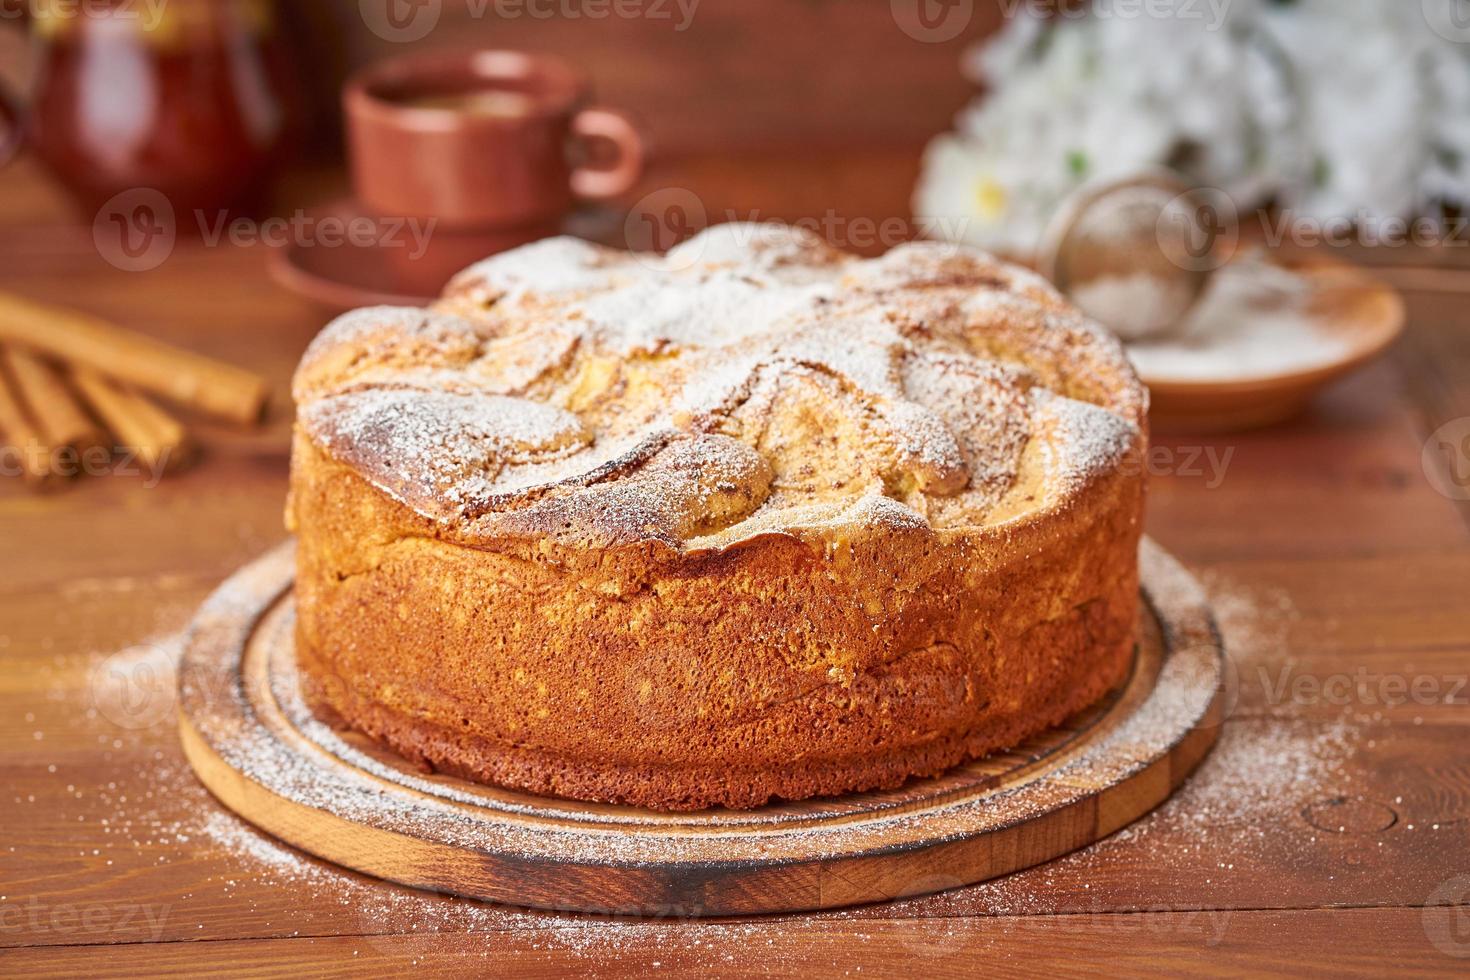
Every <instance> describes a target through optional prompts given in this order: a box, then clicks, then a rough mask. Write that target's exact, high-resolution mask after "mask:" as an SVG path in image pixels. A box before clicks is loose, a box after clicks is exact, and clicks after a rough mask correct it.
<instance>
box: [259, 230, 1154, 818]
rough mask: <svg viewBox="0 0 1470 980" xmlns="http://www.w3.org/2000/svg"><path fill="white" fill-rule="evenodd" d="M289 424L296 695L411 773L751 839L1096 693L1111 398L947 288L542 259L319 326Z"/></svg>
mask: <svg viewBox="0 0 1470 980" xmlns="http://www.w3.org/2000/svg"><path fill="white" fill-rule="evenodd" d="M295 392H296V398H297V402H298V406H299V420H298V426H297V431H296V438H295V447H294V450H293V461H292V499H291V503H290V505H289V509H288V510H289V513H288V520H289V521H290V523H291V524H292V525H293V526H294V527H295V529H296V530H297V532H298V535H299V539H300V541H299V545H298V556H299V557H298V575H297V586H296V589H297V616H298V627H297V629H298V656H299V658H300V662H301V666H302V673H303V677H304V678H305V684H306V688H307V694H308V696H309V698H310V700H311V701H312V703H313V704H314V705H316V706H317V707H318V709H319V710H321V711H323V712H325V713H330V714H333V715H335V716H337V717H338V718H340V719H341V720H343V721H344V722H345V723H347V724H349V725H351V726H353V727H356V728H358V729H360V730H362V731H364V732H366V733H367V734H369V735H371V736H373V737H375V738H377V739H380V740H382V741H384V742H386V743H387V744H389V745H391V746H393V747H394V748H395V749H397V750H398V751H399V752H401V753H402V754H404V755H406V756H408V757H410V758H412V759H415V760H417V761H420V762H423V763H426V764H429V765H432V766H435V767H437V768H440V769H443V770H446V771H449V772H453V773H456V774H459V775H463V776H467V777H470V778H474V779H479V780H483V781H487V782H493V783H497V784H500V785H505V786H509V787H514V788H520V789H525V790H529V791H532V792H537V793H547V794H555V795H561V796H567V797H572V798H577V799H589V800H602V801H610V802H624V803H633V804H639V805H645V806H651V807H657V808H664V809H692V808H701V807H707V806H712V805H725V806H736V807H746V806H756V805H759V804H761V803H763V802H765V801H766V800H768V799H770V798H771V797H773V796H779V797H784V798H788V799H800V798H803V797H807V796H811V795H817V794H831V793H840V792H846V791H851V790H861V789H868V788H876V787H886V786H893V785H896V784H898V783H899V782H901V781H902V780H903V779H905V778H907V777H909V776H912V775H922V774H933V773H937V772H939V771H941V770H943V769H945V768H947V767H949V766H951V765H954V764H956V763H958V762H960V761H963V760H964V759H966V758H971V757H975V756H978V755H981V754H984V753H987V752H990V751H994V750H996V749H1000V748H1004V747H1007V746H1010V745H1014V744H1016V743H1017V742H1019V741H1021V740H1023V739H1024V738H1026V737H1028V736H1029V735H1032V734H1035V733H1036V732H1038V731H1040V730H1042V729H1044V728H1046V727H1049V726H1051V725H1054V724H1057V723H1058V722H1060V721H1062V720H1063V719H1064V718H1066V717H1067V716H1068V715H1069V714H1071V713H1073V712H1074V711H1076V710H1078V709H1080V708H1082V707H1085V706H1086V705H1087V704H1089V703H1091V702H1092V701H1095V700H1096V699H1097V698H1098V697H1100V696H1101V695H1102V694H1103V693H1104V692H1105V691H1106V690H1107V689H1108V688H1110V687H1112V686H1113V685H1115V684H1116V683H1118V682H1119V681H1121V680H1122V679H1123V677H1124V675H1125V674H1126V672H1127V669H1128V664H1129V661H1130V653H1131V649H1132V644H1133V631H1134V626H1135V616H1136V604H1137V569H1136V549H1137V542H1138V536H1139V527H1140V518H1141V509H1142V498H1143V481H1142V472H1141V471H1142V467H1141V466H1139V465H1137V464H1138V462H1139V460H1141V459H1142V453H1143V451H1144V444H1145V434H1144V425H1143V418H1144V411H1145V407H1146V406H1145V396H1144V393H1143V391H1142V389H1141V387H1140V386H1139V385H1138V382H1137V380H1136V379H1135V378H1134V376H1133V374H1132V372H1131V370H1130V369H1129V368H1128V366H1127V363H1126V360H1124V358H1123V356H1122V353H1121V351H1120V350H1119V349H1118V347H1117V345H1116V343H1114V342H1112V341H1111V340H1110V339H1109V338H1108V337H1106V335H1104V334H1102V333H1101V332H1100V331H1098V330H1097V329H1096V328H1094V327H1092V326H1091V325H1090V324H1088V323H1087V322H1086V321H1085V320H1082V319H1081V318H1079V317H1078V316H1077V315H1076V314H1075V313H1073V312H1072V311H1070V309H1069V308H1067V307H1066V305H1065V304H1064V303H1062V301H1061V300H1060V299H1059V298H1058V297H1057V296H1056V294H1055V293H1053V292H1052V291H1051V290H1050V288H1049V287H1047V286H1046V285H1045V284H1044V283H1042V282H1041V281H1040V280H1038V279H1036V278H1035V277H1034V276H1031V275H1029V274H1028V273H1025V272H1023V271H1020V270H1017V269H1015V268H1013V267H1010V266H1006V265H1004V264H1001V263H998V262H996V261H995V260H993V259H990V258H989V257H988V256H984V255H982V254H980V253H976V252H973V251H970V250H967V249H963V248H957V247H954V246H939V245H916V246H906V247H904V248H901V249H896V250H894V251H893V252H890V253H889V255H888V256H885V257H883V258H881V259H876V260H867V261H864V260H857V259H854V258H851V257H849V256H846V255H843V254H841V253H836V252H832V251H831V250H829V249H827V248H825V247H824V246H822V245H820V244H819V243H816V242H814V241H812V240H810V239H808V238H806V237H805V236H802V235H800V234H799V233H792V232H789V231H783V230H773V229H767V228H763V227H755V226H722V227H721V228H717V229H712V230H711V231H710V232H707V233H705V235H704V236H701V237H700V238H698V239H695V240H692V241H691V242H689V243H686V244H685V245H684V246H680V248H679V249H676V250H675V251H673V252H671V253H670V254H669V256H668V257H667V258H663V259H652V258H648V257H637V258H634V257H630V256H627V255H624V254H622V253H615V252H608V251H605V250H601V249H597V248H594V247H592V246H589V245H586V244H584V243H580V242H572V241H570V240H565V239H558V240H551V241H549V242H544V243H540V244H538V245H536V246H531V247H529V248H527V249H522V250H518V251H517V252H514V253H507V254H506V255H503V256H500V257H497V258H496V259H492V260H489V261H487V262H486V263H482V264H481V265H480V266H477V267H475V268H472V269H470V270H467V271H466V273H464V274H462V275H461V276H460V277H459V278H458V279H457V280H456V281H455V283H453V284H451V287H450V289H449V290H448V291H447V294H446V298H445V299H444V300H443V301H441V303H440V304H438V306H437V307H436V308H435V310H434V311H432V312H425V311H406V310H389V309H381V308H380V309H373V310H364V311H357V312H356V313H354V314H349V315H347V316H346V317H343V318H340V319H339V320H338V321H336V322H335V323H334V324H333V325H331V326H330V327H329V328H328V329H327V330H326V331H324V332H323V334H322V336H321V337H320V338H318V340H317V341H316V342H315V343H314V344H313V346H312V348H311V350H310V351H308V353H307V355H306V357H305V358H304V359H303V362H302V366H301V368H300V370H299V371H298V374H297V379H296V385H295Z"/></svg>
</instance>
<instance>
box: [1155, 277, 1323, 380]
mask: <svg viewBox="0 0 1470 980" xmlns="http://www.w3.org/2000/svg"><path fill="white" fill-rule="evenodd" d="M1311 298H1312V287H1311V284H1310V281H1309V280H1307V279H1305V278H1303V277H1302V276H1300V275H1298V274H1296V273H1294V272H1292V271H1291V270H1289V269H1284V268H1281V267H1280V266H1276V265H1273V264H1271V263H1270V262H1268V261H1266V260H1264V259H1245V260H1241V261H1239V262H1235V263H1232V264H1230V265H1227V266H1225V267H1224V268H1222V269H1221V270H1220V271H1219V272H1217V273H1215V276H1214V278H1213V280H1212V281H1211V282H1210V285H1209V286H1208V287H1207V288H1206V290H1205V293H1204V295H1203V296H1202V297H1201V298H1200V301H1199V304H1198V306H1196V307H1195V308H1194V310H1192V311H1191V312H1190V314H1189V316H1188V317H1187V318H1186V319H1185V321H1184V323H1183V324H1181V325H1180V326H1179V328H1178V330H1177V331H1176V332H1175V333H1174V334H1173V335H1171V336H1167V337H1162V338H1156V339H1151V340H1143V341H1137V342H1134V343H1130V344H1129V345H1128V357H1129V359H1130V360H1132V361H1133V365H1134V367H1135V368H1137V369H1138V373H1139V375H1140V376H1141V377H1143V379H1144V380H1145V381H1148V382H1163V381H1199V382H1206V381H1214V382H1221V381H1242V380H1250V379H1254V378H1267V377H1274V376H1279V375H1285V374H1294V373H1296V372H1298V371H1307V370H1311V369H1313V368H1319V367H1326V366H1327V365H1330V364H1333V363H1335V362H1337V361H1338V360H1340V359H1341V358H1342V357H1343V356H1344V355H1345V354H1346V353H1347V352H1348V350H1349V349H1350V345H1349V343H1348V341H1347V340H1346V339H1345V338H1344V337H1343V336H1342V334H1340V333H1337V332H1334V331H1333V330H1332V329H1331V327H1330V325H1329V324H1327V323H1325V322H1324V321H1323V320H1322V318H1321V317H1320V315H1317V314H1315V313H1314V312H1313V310H1312V308H1311V304H1310V300H1311Z"/></svg>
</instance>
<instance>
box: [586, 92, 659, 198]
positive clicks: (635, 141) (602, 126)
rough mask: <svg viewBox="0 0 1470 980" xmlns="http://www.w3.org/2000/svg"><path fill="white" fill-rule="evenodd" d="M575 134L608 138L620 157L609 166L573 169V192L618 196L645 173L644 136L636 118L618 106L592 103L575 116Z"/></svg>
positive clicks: (590, 138)
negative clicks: (636, 122)
mask: <svg viewBox="0 0 1470 980" xmlns="http://www.w3.org/2000/svg"><path fill="white" fill-rule="evenodd" d="M572 135H573V136H575V137H576V138H577V139H580V140H589V141H590V140H607V141H608V142H609V143H611V144H612V145H613V147H614V148H615V149H616V150H617V157H616V158H615V159H614V161H613V163H612V164H611V165H610V166H607V167H586V166H583V167H578V168H577V169H575V170H573V171H572V193H573V194H575V195H577V196H578V197H584V198H592V199H601V198H609V197H617V196H618V195H619V194H622V193H624V192H626V191H628V190H631V189H632V187H633V185H634V184H636V183H638V178H639V177H641V176H643V137H641V136H639V135H638V129H637V127H635V126H634V125H633V121H632V120H631V119H629V118H628V117H627V116H625V115H623V114H622V113H621V112H618V111H617V110H616V109H607V108H604V107H602V106H592V107H591V108H588V109H583V110H582V111H581V112H579V113H577V114H576V116H574V117H572Z"/></svg>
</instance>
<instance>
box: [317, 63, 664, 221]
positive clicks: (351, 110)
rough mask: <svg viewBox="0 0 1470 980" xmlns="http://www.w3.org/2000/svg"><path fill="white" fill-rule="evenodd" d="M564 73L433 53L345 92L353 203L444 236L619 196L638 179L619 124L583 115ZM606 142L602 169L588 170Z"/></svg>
mask: <svg viewBox="0 0 1470 980" xmlns="http://www.w3.org/2000/svg"><path fill="white" fill-rule="evenodd" d="M589 97H590V87H589V85H588V83H587V80H586V78H584V77H583V76H582V75H581V74H580V73H579V72H577V71H576V70H575V69H574V68H572V67H571V66H570V65H568V64H566V63H565V62H563V61H561V60H560V59H557V58H553V57H550V56H547V55H541V54H528V53H525V52H519V51H473V52H469V53H465V54H443V53H428V54H416V55H407V56H404V57H400V58H393V59H390V60H388V61H385V62H382V63H380V64H377V65H373V66H371V67H369V68H367V69H364V70H363V71H361V72H359V73H357V74H356V75H354V76H353V77H352V78H351V79H349V80H348V82H347V87H346V90H345V92H344V95H343V102H344V106H345V110H346V114H347V153H348V164H349V167H350V168H351V171H352V184H353V189H354V191H355V193H356V194H357V196H358V198H359V200H361V201H362V202H363V203H364V204H366V205H367V206H368V207H369V208H370V209H372V210H373V211H376V212H377V213H379V214H383V215H393V216H395V217H415V218H423V219H430V218H433V219H437V220H438V221H439V223H440V224H441V225H442V226H444V227H447V228H462V229H486V228H508V227H517V226H522V225H531V224H537V223H549V222H555V221H558V220H559V219H560V218H562V217H563V216H564V215H565V214H566V213H567V212H568V211H569V210H571V208H572V207H573V205H574V204H575V202H576V201H577V200H578V199H592V200H596V199H601V198H609V197H616V196H617V195H619V194H622V193H623V192H625V191H627V190H629V189H630V188H631V187H632V186H633V185H634V184H635V183H636V182H637V180H638V178H639V176H640V175H641V173H642V170H643V144H642V141H641V139H640V138H639V136H638V131H637V129H636V128H635V127H634V126H633V124H632V122H630V121H629V119H628V118H627V117H626V116H624V115H623V114H621V113H619V112H617V111H615V110H612V109H606V108H602V107H599V106H589V105H588V104H587V103H588V100H589ZM598 143H601V144H604V147H605V149H606V150H610V152H604V153H603V154H602V155H603V156H605V157H608V160H607V162H606V163H605V164H603V163H598V164H596V165H594V164H593V163H592V162H591V159H590V158H591V157H592V156H593V155H594V153H593V151H594V150H596V149H599V147H597V145H596V144H598Z"/></svg>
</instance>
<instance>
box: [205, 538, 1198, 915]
mask: <svg viewBox="0 0 1470 980" xmlns="http://www.w3.org/2000/svg"><path fill="white" fill-rule="evenodd" d="M293 554H294V552H293V547H292V545H291V544H290V543H287V544H284V545H282V546H281V547H279V548H277V549H276V550H274V551H272V552H270V553H269V554H267V555H265V556H264V557H262V558H260V559H259V560H257V561H256V562H254V563H252V564H250V565H248V566H246V567H245V568H244V569H242V570H241V571H239V572H238V573H236V574H235V576H234V577H232V578H231V579H230V580H229V581H228V582H226V583H225V584H224V585H223V586H221V588H220V589H219V591H218V592H216V593H215V594H214V595H213V596H212V597H211V598H210V599H209V601H208V602H206V603H205V604H204V606H203V608H202V609H201V610H200V612H199V615H198V617H197V619H196V620H195V621H194V624H193V625H192V626H191V627H190V631H189V636H188V641H187V644H186V649H185V652H184V659H183V664H182V668H181V672H180V679H179V684H180V701H179V704H180V719H179V727H180V732H181V735H182V738H183V744H184V749H185V752H186V753H187V755H188V757H189V761H190V762H191V763H192V764H193V766H194V769H195V771H196V772H197V773H198V774H199V778H200V779H201V780H202V781H203V782H204V785H205V786H207V787H209V789H210V790H211V791H212V792H213V793H214V795H215V796H217V797H219V799H220V800H221V801H222V802H223V803H224V804H225V805H226V806H228V807H229V808H230V809H232V810H234V811H235V812H236V813H238V814H240V815H241V816H242V817H244V818H245V819H247V820H249V821H250V822H251V823H253V824H256V825H257V826H259V827H260V828H262V829H264V830H265V831H268V832H269V833H271V834H274V835H275V836H276V837H279V838H280V839H282V840H284V841H286V842H288V843H290V844H293V845H295V846H296V847H299V848H301V849H302V850H304V851H307V852H309V853H311V854H315V855H317V856H319V857H322V858H325V859H327V860H329V861H333V862H336V863H337V864H341V865H345V866H347V867H349V868H353V869H356V870H358V871H361V872H364V873H366V874H370V875H376V876H378V877H381V878H387V879H391V880H393V881H398V882H402V883H404V884H408V885H414V886H418V887H421V888H432V889H436V890H441V891H447V892H452V893H455V894H460V895H467V896H472V897H475V898H482V899H491V900H494V901H498V902H506V903H509V904H513V905H528V906H536V907H541V908H553V909H565V910H576V911H587V912H597V913H607V914H621V913H631V914H644V915H660V916H680V915H729V914H744V913H754V912H777V911H797V910H805V909H820V908H832V907H836V906H842V905H852V904H856V903H859V902H870V901H878V900H883V899H889V898H895V897H898V896H904V895H918V894H924V893H927V892H933V891H939V890H941V889H944V888H952V887H957V886H959V885H964V884H968V883H971V882H975V881H981V880H983V879H986V878H992V877H995V876H997V875H1003V874H1007V873H1009V872H1012V871H1016V870H1019V869H1021V868H1025V867H1029V866H1031V865H1033V864H1038V863H1041V862H1043V861H1047V860H1050V859H1052V858H1054V857H1057V856H1059V855H1061V854H1065V853H1066V852H1068V851H1071V850H1074V849H1076V848H1079V847H1083V846H1085V845H1087V844H1090V843H1092V842H1093V841H1095V840H1098V839H1099V838H1102V837H1106V836H1107V835H1108V834H1111V833H1113V832H1114V831H1116V830H1118V829H1119V828H1121V827H1123V826H1125V825H1126V824H1128V823H1129V822H1131V821H1133V820H1135V819H1137V818H1138V817H1140V816H1142V815H1143V814H1144V813H1147V812H1148V811H1149V810H1150V809H1152V808H1153V807H1155V806H1157V805H1158V804H1159V803H1161V802H1162V801H1163V800H1164V799H1166V798H1167V797H1168V796H1169V794H1170V793H1171V792H1172V791H1173V789H1174V788H1175V787H1176V786H1178V785H1179V783H1180V782H1182V781H1183V780H1184V778H1185V776H1187V775H1188V774H1189V772H1190V771H1191V770H1192V769H1193V768H1194V767H1195V765H1196V764H1197V763H1198V762H1199V761H1200V759H1201V758H1203V757H1204V755H1205V753H1206V752H1207V751H1209V748H1210V746H1211V745H1212V744H1213V743H1214V741H1215V736H1216V734H1217V733H1218V729H1219V725H1220V720H1221V717H1222V714H1223V708H1222V698H1221V697H1220V695H1221V692H1222V677H1223V671H1222V665H1223V662H1222V656H1223V655H1222V650H1221V645H1220V639H1219V634H1218V631H1217V630H1216V628H1215V624H1214V620H1213V618H1212V616H1211V614H1210V611H1209V608H1208V607H1207V605H1206V604H1205V601H1204V598H1203V594H1202V593H1201V592H1200V590H1199V588H1198V586H1197V585H1195V583H1194V582H1193V580H1192V579H1191V578H1190V577H1189V575H1188V573H1186V572H1185V571H1184V570H1183V569H1182V568H1181V567H1180V566H1179V565H1178V564H1177V563H1176V562H1175V561H1174V560H1173V559H1172V558H1170V557H1169V556H1168V555H1167V554H1165V553H1164V552H1163V551H1161V550H1160V549H1159V548H1158V547H1157V546H1155V545H1153V544H1152V543H1151V542H1147V541H1146V542H1145V543H1144V545H1143V547H1142V549H1141V551H1140V561H1141V568H1142V577H1143V583H1144V584H1143V596H1142V601H1143V610H1144V615H1143V616H1142V623H1143V625H1142V628H1141V630H1140V636H1139V644H1138V652H1137V655H1136V658H1135V663H1134V669H1133V672H1132V676H1131V677H1130V678H1129V680H1128V681H1127V682H1126V683H1125V684H1124V685H1123V687H1122V688H1121V689H1119V690H1117V691H1115V692H1114V693H1113V694H1112V695H1110V696H1109V697H1108V698H1107V699H1105V702H1104V703H1103V704H1101V705H1098V706H1096V707H1094V708H1092V709H1089V710H1088V711H1087V712H1085V713H1083V714H1082V715H1080V716H1078V717H1076V718H1073V719H1072V720H1071V721H1070V722H1069V723H1068V724H1067V725H1065V726H1063V727H1061V728H1059V729H1057V730H1054V731H1052V732H1049V733H1047V734H1045V735H1043V736H1040V737H1038V738H1036V739H1033V740H1031V741H1030V742H1028V743H1027V744H1025V745H1023V746H1021V747H1019V748H1018V749H1016V750H1015V751H1013V752H1009V753H1005V754H1002V755H996V756H991V757H989V758H986V759H983V760H981V761H979V762H975V763H971V764H969V765H966V766H962V767H960V768H958V769H955V770H953V771H951V772H949V773H947V774H945V775H944V776H942V777H939V778H935V779H922V780H910V781H909V782H908V783H906V784H905V785H904V786H902V787H900V788H899V789H896V790H890V791H885V792H875V793H862V794H853V795H850V796H845V797H839V798H832V799H816V800H805V801H802V802H799V803H783V804H779V805H773V806H767V807H763V808H761V809H758V810H751V811H733V810H708V811H704V812H700V813H679V814H665V813H656V812H653V811H650V810H642V809H637V808H633V807H619V806H602V805H597V804H584V803H577V802H574V801H569V800H559V799H551V798H545V797H536V796H529V795H526V794H521V793H515V792H509V791H505V790H499V789H495V788H492V787H485V786H479V785H476V784H473V783H469V782H465V781H463V780H458V779H452V778H447V777H442V776H435V775H426V774H424V773H422V772H420V771H418V770H416V769H414V768H413V767H411V766H409V765H408V764H406V763H404V762H402V761H400V760H399V759H398V758H397V757H396V756H393V755H392V754H391V753H387V752H384V751H382V750H380V749H378V748H377V747H376V746H374V745H373V744H372V743H370V742H368V741H366V740H365V739H362V738H361V737H359V736H356V735H353V734H350V733H339V732H335V731H333V730H332V729H330V728H328V727H327V726H325V725H323V724H321V723H320V722H318V721H317V720H316V719H314V718H313V717H312V716H311V714H310V713H309V712H308V711H307V710H306V708H305V706H304V704H303V703H302V701H301V698H300V696H299V694H298V691H297V681H296V670H295V656H294V652H293V649H292V628H293V622H294V607H293V603H292V599H291V591H290V590H291V582H292V573H293Z"/></svg>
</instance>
